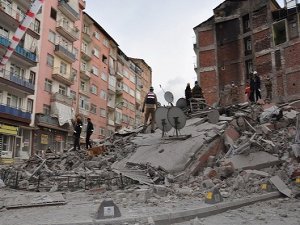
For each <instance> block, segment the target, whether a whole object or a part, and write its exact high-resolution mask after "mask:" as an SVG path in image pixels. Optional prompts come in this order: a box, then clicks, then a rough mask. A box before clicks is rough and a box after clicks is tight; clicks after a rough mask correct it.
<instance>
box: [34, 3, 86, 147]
mask: <svg viewBox="0 0 300 225" xmlns="http://www.w3.org/2000/svg"><path fill="white" fill-rule="evenodd" d="M83 3H84V2H82V1H78V0H76V1H75V0H73V1H56V0H55V1H45V2H44V5H43V7H42V23H41V31H42V32H41V40H40V49H41V51H40V61H39V71H38V79H37V90H36V111H35V115H36V116H35V125H36V126H37V127H38V129H37V130H36V131H35V135H34V146H33V150H34V151H35V152H38V151H40V150H45V149H47V148H48V147H50V148H51V149H52V150H54V151H57V152H61V151H63V150H64V149H66V148H70V147H71V146H72V143H73V137H72V129H73V127H72V124H71V121H72V119H74V117H75V115H76V114H78V105H77V102H78V86H79V77H80V76H79V71H80V67H79V65H80V64H79V57H80V33H81V32H80V29H81V27H82V26H81V22H82V20H80V18H81V17H82V16H81V14H82V10H83V8H84V4H83Z"/></svg>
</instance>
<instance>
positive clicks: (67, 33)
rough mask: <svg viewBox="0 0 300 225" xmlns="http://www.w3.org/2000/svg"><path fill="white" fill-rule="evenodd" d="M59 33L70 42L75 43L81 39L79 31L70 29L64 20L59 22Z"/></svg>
mask: <svg viewBox="0 0 300 225" xmlns="http://www.w3.org/2000/svg"><path fill="white" fill-rule="evenodd" d="M56 27H57V31H58V32H59V33H60V34H61V35H63V36H64V37H66V38H67V39H68V40H69V41H71V42H74V41H77V40H78V39H79V31H78V29H77V28H76V27H70V26H69V25H68V24H67V23H66V22H65V21H64V20H60V21H58V22H57V26H56Z"/></svg>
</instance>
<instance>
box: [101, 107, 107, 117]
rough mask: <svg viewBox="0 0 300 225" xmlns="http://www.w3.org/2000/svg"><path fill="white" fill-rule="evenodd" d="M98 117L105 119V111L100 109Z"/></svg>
mask: <svg viewBox="0 0 300 225" xmlns="http://www.w3.org/2000/svg"><path fill="white" fill-rule="evenodd" d="M100 116H101V117H106V110H105V109H103V108H100Z"/></svg>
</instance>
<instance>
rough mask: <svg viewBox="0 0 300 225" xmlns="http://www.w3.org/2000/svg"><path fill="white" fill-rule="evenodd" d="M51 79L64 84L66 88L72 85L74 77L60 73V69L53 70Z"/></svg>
mask: <svg viewBox="0 0 300 225" xmlns="http://www.w3.org/2000/svg"><path fill="white" fill-rule="evenodd" d="M52 77H53V79H55V80H57V81H59V82H61V83H63V84H66V85H68V86H71V85H72V84H74V77H73V76H72V75H71V74H70V73H66V74H64V73H62V72H61V71H60V67H55V68H53V72H52Z"/></svg>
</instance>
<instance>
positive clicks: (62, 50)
mask: <svg viewBox="0 0 300 225" xmlns="http://www.w3.org/2000/svg"><path fill="white" fill-rule="evenodd" d="M54 52H55V54H56V55H57V56H59V57H61V58H62V59H64V60H66V61H67V62H68V63H73V62H75V61H76V55H75V54H74V53H73V52H72V51H70V50H69V49H67V48H66V47H64V46H62V45H60V44H57V45H55V50H54Z"/></svg>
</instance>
